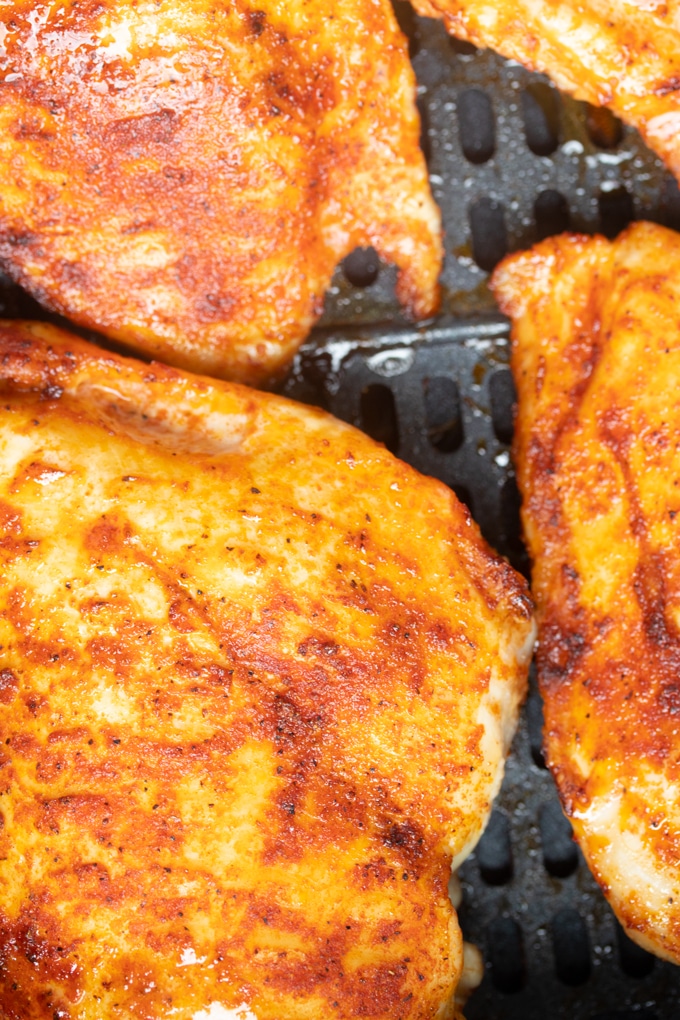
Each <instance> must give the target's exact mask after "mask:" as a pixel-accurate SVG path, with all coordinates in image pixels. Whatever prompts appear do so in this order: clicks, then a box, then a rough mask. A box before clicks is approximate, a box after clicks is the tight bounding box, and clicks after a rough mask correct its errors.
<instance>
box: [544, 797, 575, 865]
mask: <svg viewBox="0 0 680 1020" xmlns="http://www.w3.org/2000/svg"><path fill="white" fill-rule="evenodd" d="M539 828H540V830H541V844H542V846H543V863H544V865H545V868H546V871H547V872H548V874H550V875H553V876H554V877H555V878H566V877H567V875H571V874H572V873H573V872H574V871H576V869H577V867H578V853H577V850H576V844H575V843H574V839H573V832H572V828H571V825H570V824H569V821H568V819H566V818H565V817H564V815H563V813H562V809H561V808H560V805H559V803H558V802H557V801H556V800H553V801H548V803H547V804H544V805H543V807H542V808H541V812H540V815H539Z"/></svg>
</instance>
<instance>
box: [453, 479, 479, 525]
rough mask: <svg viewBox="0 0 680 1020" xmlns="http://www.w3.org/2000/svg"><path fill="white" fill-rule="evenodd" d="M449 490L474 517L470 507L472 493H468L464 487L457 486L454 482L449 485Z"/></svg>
mask: <svg viewBox="0 0 680 1020" xmlns="http://www.w3.org/2000/svg"><path fill="white" fill-rule="evenodd" d="M451 489H452V491H453V493H454V494H455V496H456V499H459V500H460V502H461V503H463V504H464V505H465V506H466V507H467V508H468V510H469V511H470V513H471V514H472V516H473V517H474V511H473V506H472V493H471V492H470V490H469V489H468V488H467V487H466V486H465V485H458V484H457V483H455V482H454V483H453V484H452V485H451Z"/></svg>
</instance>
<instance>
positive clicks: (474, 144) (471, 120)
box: [457, 89, 496, 163]
mask: <svg viewBox="0 0 680 1020" xmlns="http://www.w3.org/2000/svg"><path fill="white" fill-rule="evenodd" d="M457 108H458V130H459V132H460V144H461V147H462V149H463V155H464V156H465V158H466V159H467V160H468V161H469V162H470V163H486V162H487V160H489V159H491V157H492V156H493V154H494V152H495V149H496V121H495V118H494V115H493V107H492V105H491V100H490V99H489V97H488V96H487V94H486V92H482V90H481V89H466V90H465V91H464V92H461V94H460V95H459V97H458V107H457Z"/></svg>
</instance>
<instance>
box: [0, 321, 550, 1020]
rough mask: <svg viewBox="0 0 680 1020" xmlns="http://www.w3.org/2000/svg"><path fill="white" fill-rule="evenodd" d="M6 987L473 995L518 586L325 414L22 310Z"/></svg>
mask: <svg viewBox="0 0 680 1020" xmlns="http://www.w3.org/2000/svg"><path fill="white" fill-rule="evenodd" d="M0 364H1V365H2V383H1V384H0V393H1V396H2V399H1V401H0V516H1V519H2V536H3V537H2V540H1V541H0V559H1V562H2V566H1V570H0V577H1V578H2V583H1V585H0V648H1V651H0V656H1V658H0V736H1V740H2V743H1V747H2V770H1V775H2V785H1V787H0V793H1V794H2V795H1V796H0V810H1V811H2V814H3V817H4V822H5V825H4V828H3V829H2V830H1V831H0V885H1V887H2V890H3V895H2V903H1V904H0V911H1V915H2V916H1V919H0V920H1V923H0V955H1V957H2V960H3V967H2V970H1V971H0V1013H2V1015H3V1017H6V1018H7V1020H52V1018H53V1017H54V1016H62V1017H69V1018H70V1020H102V1018H104V1017H105V1018H107V1020H108V1018H114V1017H115V1018H124V1020H133V1018H134V1020H136V1018H138V1017H140V1016H144V1017H145V1018H153V1020H166V1018H170V1017H172V1018H173V1020H175V1018H176V1020H223V1017H225V1016H227V1017H229V1018H232V1017H237V1018H238V1020H253V1018H257V1020H282V1018H284V1017H285V1018H286V1020H303V1018H305V1020H310V1018H311V1020H328V1018H329V1017H338V1018H351V1017H373V1018H379V1020H415V1018H421V1020H424V1018H434V1017H439V1018H448V1017H452V1016H455V1015H457V1014H456V1012H455V1009H456V1007H455V1006H454V1004H453V1001H452V994H453V992H454V989H455V986H456V983H457V981H458V978H459V976H460V972H461V966H462V942H461V936H460V932H459V929H458V925H457V921H456V915H455V912H454V910H453V908H452V906H451V903H450V900H449V898H448V895H447V885H448V880H449V874H450V869H451V865H452V862H453V864H454V866H455V865H457V864H458V863H459V861H460V860H461V859H462V858H463V857H464V856H465V854H466V853H467V852H468V851H469V850H470V849H471V847H472V846H473V845H474V843H475V841H476V840H477V838H478V836H479V834H480V831H481V829H482V826H483V824H484V822H485V820H486V818H487V815H488V812H489V809H490V804H491V800H492V797H493V796H494V794H495V792H496V790H497V788H498V785H499V783H500V778H501V773H502V769H503V761H504V756H505V752H506V750H507V748H508V745H509V741H510V739H511V736H512V733H513V730H514V727H515V724H516V720H517V713H518V706H519V703H520V701H521V699H522V697H523V695H524V692H525V686H526V672H527V661H528V657H529V655H530V650H531V643H532V636H533V620H532V612H531V604H530V601H529V598H528V596H527V588H526V583H525V582H524V580H523V579H522V578H520V577H519V576H518V575H517V574H516V573H515V572H514V571H513V570H512V569H511V568H510V567H509V566H508V564H507V563H505V562H504V561H502V560H501V559H499V558H497V557H496V556H494V555H493V554H492V553H491V552H490V550H489V549H488V547H487V546H486V545H485V543H484V542H483V540H482V539H481V538H480V536H479V532H478V530H477V528H476V526H475V525H474V523H473V522H472V521H471V519H470V517H469V514H468V513H467V511H466V510H465V508H464V507H463V506H462V505H461V504H460V503H458V501H457V500H456V498H455V496H454V495H453V494H452V492H451V491H450V489H448V488H447V487H446V486H444V485H443V484H441V483H440V482H437V481H434V480H432V479H428V478H425V477H424V476H422V475H420V474H418V473H417V472H416V471H414V470H413V469H412V468H410V467H408V466H407V465H405V464H403V463H401V462H400V461H398V460H396V459H395V458H394V457H393V456H392V455H391V454H390V453H388V452H387V451H386V450H385V449H384V448H383V447H381V446H379V445H378V444H376V443H374V442H373V441H372V440H370V439H368V438H367V437H366V436H364V435H362V434H361V433H360V432H358V431H356V430H355V429H353V428H351V427H350V426H347V425H345V424H343V423H340V422H338V421H336V420H334V419H333V418H331V417H330V416H328V415H327V414H324V413H322V412H320V411H317V410H314V409H310V408H306V407H303V406H301V405H298V404H294V403H292V402H290V401H286V400H285V399H283V398H281V397H275V396H272V395H268V394H263V393H258V392H255V391H251V390H248V389H246V388H243V387H240V386H238V385H233V384H229V383H220V382H215V381H210V380H208V379H201V378H198V377H193V376H189V375H185V374H183V373H182V372H180V371H179V370H177V369H172V368H167V367H164V366H161V365H157V364H153V365H151V366H148V365H143V364H141V363H138V362H135V361H133V360H126V359H122V358H119V357H116V356H114V355H108V354H106V353H104V352H102V351H99V350H97V349H96V348H94V347H91V346H89V345H87V344H86V343H85V342H84V341H80V340H77V339H75V338H73V337H71V336H69V335H68V334H65V333H60V332H59V331H56V330H55V329H54V327H50V326H39V325H34V326H26V325H20V324H17V323H5V324H4V325H2V326H0Z"/></svg>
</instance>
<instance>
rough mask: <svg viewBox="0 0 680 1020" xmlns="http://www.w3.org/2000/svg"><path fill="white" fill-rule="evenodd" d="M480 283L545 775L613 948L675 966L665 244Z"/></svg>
mask: <svg viewBox="0 0 680 1020" xmlns="http://www.w3.org/2000/svg"><path fill="white" fill-rule="evenodd" d="M493 285H494V288H495V293H496V295H497V297H498V299H499V301H500V305H501V308H502V309H503V310H504V311H505V312H507V313H508V314H509V315H510V316H511V317H512V319H513V354H512V359H513V362H512V363H513V372H514V376H515V381H516V385H517V391H518V398H519V404H518V416H517V423H516V438H515V457H516V463H517V470H518V479H519V484H520V488H521V491H522V495H523V500H524V505H523V522H524V530H525V534H526V538H527V542H528V547H529V551H530V553H531V556H532V559H533V590H534V593H535V596H536V600H537V603H538V612H539V647H538V668H539V680H540V684H541V689H542V693H543V697H544V700H545V713H546V714H545V722H546V730H545V741H546V749H547V757H548V761H549V764H550V767H551V768H552V771H553V774H554V776H555V779H556V781H557V785H558V788H559V791H560V795H561V798H562V803H563V806H564V809H565V811H566V813H567V815H568V816H569V818H570V819H571V822H572V824H573V827H574V831H575V834H576V837H577V839H578V842H579V843H580V845H581V848H582V849H583V851H584V853H585V856H586V858H587V860H588V863H589V865H590V867H591V869H592V870H593V872H594V874H595V876H596V878H597V880H598V881H599V883H600V885H601V886H602V888H603V890H604V892H605V894H606V895H607V897H608V899H609V901H610V903H611V905H612V906H613V908H614V910H615V912H616V914H617V915H618V917H619V919H620V920H621V922H622V923H623V925H624V926H625V928H626V930H627V933H628V935H630V936H631V937H632V938H633V939H635V940H636V941H637V942H639V943H640V944H641V945H642V946H644V947H645V948H646V949H649V950H651V951H653V952H655V953H657V954H659V955H660V956H663V957H667V958H668V959H670V960H674V961H676V962H680V739H679V729H678V719H679V718H680V633H679V628H680V402H679V397H678V394H679V392H680V236H678V235H677V234H674V233H672V232H671V231H669V230H666V229H664V228H662V227H658V226H655V225H652V224H649V223H637V224H635V225H633V226H631V227H630V228H629V229H628V230H627V231H626V232H625V233H624V234H622V235H621V236H620V237H619V238H618V240H616V241H615V242H613V243H611V242H609V241H607V240H605V239H604V238H602V237H595V238H591V239H588V238H585V237H581V236H576V235H574V236H570V235H563V236H561V237H557V238H553V239H550V240H548V241H545V242H543V243H542V244H539V245H537V246H536V247H535V248H534V249H533V250H532V251H529V252H526V253H522V254H518V255H514V256H511V257H510V258H508V259H507V260H506V261H505V262H504V263H501V265H500V267H499V268H498V269H497V270H496V273H495V276H494V278H493Z"/></svg>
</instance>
